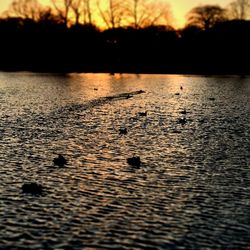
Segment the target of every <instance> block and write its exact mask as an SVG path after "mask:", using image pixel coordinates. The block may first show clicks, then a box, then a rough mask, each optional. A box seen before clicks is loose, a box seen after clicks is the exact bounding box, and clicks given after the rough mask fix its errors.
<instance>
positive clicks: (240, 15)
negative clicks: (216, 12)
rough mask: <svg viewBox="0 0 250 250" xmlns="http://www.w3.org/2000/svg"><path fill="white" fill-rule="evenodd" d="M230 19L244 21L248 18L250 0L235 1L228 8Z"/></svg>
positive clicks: (249, 14)
mask: <svg viewBox="0 0 250 250" xmlns="http://www.w3.org/2000/svg"><path fill="white" fill-rule="evenodd" d="M228 14H229V18H230V19H239V20H246V19H247V18H249V16H250V0H235V1H233V2H231V3H230V4H229V6H228Z"/></svg>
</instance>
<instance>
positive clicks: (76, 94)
mask: <svg viewBox="0 0 250 250" xmlns="http://www.w3.org/2000/svg"><path fill="white" fill-rule="evenodd" d="M180 86H183V90H181V89H180ZM141 89H142V90H144V91H145V93H142V94H133V93H136V91H138V90H141ZM129 93H132V94H131V95H129ZM128 95H129V96H128ZM127 97H130V98H127ZM0 103H1V106H0V118H1V120H0V142H1V144H0V180H1V181H0V220H1V221H0V222H1V223H0V228H1V231H0V249H27V248H28V249H76V250H78V249H228V250H229V249H250V247H249V243H250V224H249V221H250V212H249V211H250V169H249V161H250V160H249V158H250V157H249V152H250V132H249V131H250V130H249V124H250V120H249V114H250V104H249V103H250V78H248V77H246V78H239V77H237V76H230V77H229V76H227V77H226V76H225V77H216V76H215V77H204V76H180V75H173V76H170V75H114V76H111V75H107V74H67V75H51V74H35V73H28V72H21V73H0ZM184 110H186V112H187V113H186V114H182V113H183V111H184ZM144 111H147V116H139V114H138V113H139V112H144ZM184 117H185V119H186V123H185V124H180V123H179V119H180V118H184ZM121 127H126V128H127V129H128V134H127V135H119V128H121ZM59 153H61V154H63V155H64V156H65V157H66V158H67V159H68V160H69V163H68V165H67V166H66V167H64V168H58V167H55V166H53V162H52V160H53V158H54V157H56V156H57V154H59ZM133 155H138V156H140V157H141V160H142V162H143V163H142V166H141V167H140V168H133V167H131V166H128V165H127V163H126V159H127V158H128V157H131V156H133ZM26 182H37V183H40V184H42V185H43V186H44V189H45V190H44V192H43V194H42V195H41V196H32V195H29V194H23V193H22V192H21V187H22V184H23V183H26Z"/></svg>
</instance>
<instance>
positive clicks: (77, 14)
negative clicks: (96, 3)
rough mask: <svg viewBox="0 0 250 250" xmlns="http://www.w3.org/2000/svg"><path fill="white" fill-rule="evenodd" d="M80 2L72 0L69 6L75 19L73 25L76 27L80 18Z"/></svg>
mask: <svg viewBox="0 0 250 250" xmlns="http://www.w3.org/2000/svg"><path fill="white" fill-rule="evenodd" d="M81 5H82V0H72V1H71V4H70V8H71V10H72V12H73V14H74V17H75V24H76V25H78V24H79V22H80V17H81V12H82V11H81V8H82V6H81Z"/></svg>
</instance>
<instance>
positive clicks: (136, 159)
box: [127, 156, 141, 167]
mask: <svg viewBox="0 0 250 250" xmlns="http://www.w3.org/2000/svg"><path fill="white" fill-rule="evenodd" d="M127 163H128V164H129V165H131V166H133V167H140V165H141V159H140V157H139V156H134V157H131V158H128V159H127Z"/></svg>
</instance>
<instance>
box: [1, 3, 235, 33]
mask: <svg viewBox="0 0 250 250" xmlns="http://www.w3.org/2000/svg"><path fill="white" fill-rule="evenodd" d="M12 1H13V0H5V1H4V2H3V1H1V2H0V13H2V12H3V11H5V10H7V8H8V6H9V5H10V4H11V2H12ZM38 1H39V2H40V3H41V4H43V5H45V6H47V5H50V4H51V0H38ZM163 1H166V2H167V3H168V4H169V5H170V7H171V11H172V14H173V24H172V25H173V26H174V27H176V28H181V27H183V26H184V25H185V22H186V18H185V17H186V14H187V13H188V11H190V10H191V9H192V8H193V7H196V6H198V5H204V4H218V5H220V6H221V7H226V6H227V4H229V3H230V2H232V1H233V0H220V1H218V0H163ZM97 25H98V24H97Z"/></svg>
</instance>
